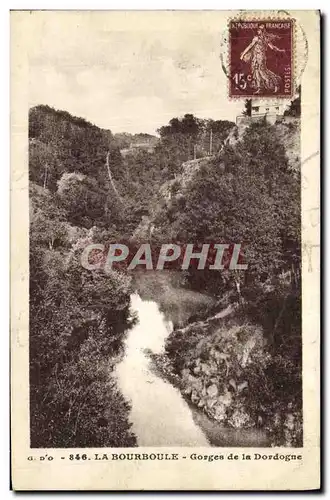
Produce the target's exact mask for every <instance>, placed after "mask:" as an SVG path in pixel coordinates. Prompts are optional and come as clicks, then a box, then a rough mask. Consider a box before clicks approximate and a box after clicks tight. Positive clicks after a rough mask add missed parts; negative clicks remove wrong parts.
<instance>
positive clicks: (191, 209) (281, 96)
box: [11, 10, 320, 491]
mask: <svg viewBox="0 0 330 500" xmlns="http://www.w3.org/2000/svg"><path fill="white" fill-rule="evenodd" d="M319 106H320V13H319V12H318V11H288V12H287V11H283V10H281V11H276V10H272V11H271V10H269V11H200V12H198V11H158V12H156V11H155V12H153V11H13V12H11V171H12V175H11V360H12V363H11V369H12V373H11V411H12V416H11V425H12V427H11V436H12V485H13V489H15V490H80V491H83V490H113V491H121V490H133V491H135V490H145V491H148V490H183V491H185V490H200V491H208V490H209V491H216V490H219V491H221V490H222V491H223V490H237V491H240V490H243V491H244V490H317V489H319V488H320V380H319V376H320V355H319V349H320V329H319V319H320V306H319V302H320V297H319V293H320V290H319V277H320V276H319V273H320V271H319V269H320V267H319V264H320V257H319V243H320V239H319V237H320V235H319V231H320V200H319V190H320V107H319Z"/></svg>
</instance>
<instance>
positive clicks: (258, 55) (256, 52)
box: [240, 24, 285, 94]
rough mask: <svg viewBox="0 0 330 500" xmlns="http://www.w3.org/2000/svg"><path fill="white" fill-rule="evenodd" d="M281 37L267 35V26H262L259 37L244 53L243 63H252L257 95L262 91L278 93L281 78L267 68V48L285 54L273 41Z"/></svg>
mask: <svg viewBox="0 0 330 500" xmlns="http://www.w3.org/2000/svg"><path fill="white" fill-rule="evenodd" d="M277 38H279V36H277V35H274V34H272V33H267V32H266V30H265V26H264V25H263V24H261V25H260V26H259V28H258V32H257V35H256V36H255V37H254V38H253V40H252V42H251V43H250V45H248V47H246V49H245V50H244V51H243V52H242V54H241V56H240V58H241V60H242V61H245V62H250V63H251V73H252V87H253V88H255V89H256V91H255V92H254V93H255V94H260V92H261V90H262V89H267V90H271V91H274V93H276V92H277V91H278V88H279V85H280V82H281V77H280V76H279V75H276V74H275V73H273V71H271V70H270V69H268V68H267V48H268V47H269V48H270V49H272V50H274V51H276V52H285V49H279V48H278V47H276V46H275V45H274V44H273V43H272V41H273V40H275V39H277Z"/></svg>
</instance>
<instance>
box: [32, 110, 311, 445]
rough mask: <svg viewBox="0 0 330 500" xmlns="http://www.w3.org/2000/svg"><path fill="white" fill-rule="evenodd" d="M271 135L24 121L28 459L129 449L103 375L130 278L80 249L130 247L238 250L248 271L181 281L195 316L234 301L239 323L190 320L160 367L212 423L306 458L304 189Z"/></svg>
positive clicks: (112, 359)
mask: <svg viewBox="0 0 330 500" xmlns="http://www.w3.org/2000/svg"><path fill="white" fill-rule="evenodd" d="M295 106H296V105H295V104H293V105H292V109H293V112H292V114H294V113H296V111H294V110H295V109H296V107H295ZM246 111H247V112H248V104H247V106H246ZM276 127H277V126H276V125H275V126H270V125H268V124H267V123H265V122H261V123H254V124H251V126H250V127H248V128H247V129H246V130H245V133H244V134H243V136H240V137H239V134H238V131H237V129H235V126H234V124H233V123H232V122H229V121H221V120H219V121H214V120H201V119H198V118H196V117H195V116H193V115H191V114H186V115H185V116H184V117H182V118H173V119H172V120H170V122H169V124H168V125H166V126H163V127H161V128H160V129H159V131H158V133H159V138H157V137H155V136H150V135H148V134H136V135H134V136H133V135H132V134H126V133H123V134H116V135H115V136H113V135H112V134H111V132H110V131H108V130H102V129H99V128H98V127H96V126H94V125H92V124H90V123H88V122H87V121H85V120H84V119H81V118H75V117H72V116H71V115H70V114H69V113H66V112H63V111H56V110H54V109H52V108H49V107H48V106H37V107H35V108H32V109H31V110H30V122H29V139H30V141H29V163H30V209H31V216H30V223H31V225H30V387H31V393H30V396H31V405H30V409H31V430H32V433H31V444H32V446H37V447H46V446H63V447H65V446H66V447H69V446H70V447H75V446H94V447H95V446H130V445H134V443H135V439H134V436H133V435H132V433H131V432H130V425H129V422H128V410H129V407H128V405H127V403H126V402H125V401H124V399H123V397H122V395H121V394H120V393H119V391H118V388H117V385H116V379H115V376H114V373H113V371H114V369H115V366H116V363H117V362H118V360H119V359H120V356H121V355H122V344H123V338H124V332H125V330H127V329H128V328H129V327H130V325H131V323H132V322H133V321H134V320H133V319H132V318H131V317H130V316H129V296H130V293H131V289H132V285H131V278H130V277H129V276H127V275H125V274H122V273H116V272H113V273H110V274H109V273H108V274H104V272H103V271H102V270H95V271H92V272H91V271H86V270H84V269H83V268H82V267H81V264H80V261H79V259H80V255H81V252H82V249H83V248H84V246H85V245H86V244H87V243H88V242H95V243H104V242H105V241H110V240H113V241H124V240H126V239H129V238H131V237H132V236H134V238H136V236H137V235H138V236H139V238H138V239H142V240H144V241H145V240H147V241H148V240H149V239H150V238H152V241H153V242H159V243H161V242H166V243H167V242H169V241H175V242H179V243H191V242H196V243H197V242H198V243H200V242H203V243H207V242H210V243H212V242H222V243H240V244H242V257H243V259H244V262H246V263H247V264H248V270H247V271H244V272H243V271H230V270H227V269H226V270H222V271H214V270H212V271H210V270H209V271H207V270H204V271H198V270H196V269H190V270H189V271H187V272H186V273H185V274H184V279H183V278H182V280H181V281H182V283H184V286H185V287H186V288H189V289H190V293H191V297H196V296H197V291H198V292H199V295H200V296H202V294H203V297H204V298H205V296H207V297H208V298H210V301H206V302H205V301H204V302H201V304H204V303H209V302H211V303H213V302H214V301H215V302H216V303H217V304H218V310H215V311H213V312H214V313H216V312H218V311H219V310H220V309H221V308H222V307H223V305H224V304H226V303H227V304H228V303H229V302H234V303H235V305H236V308H235V321H233V322H232V323H230V324H215V323H214V322H212V321H211V322H209V321H208V319H207V316H209V315H210V314H211V313H210V310H209V309H208V308H207V310H205V317H203V315H202V314H201V312H200V310H198V314H199V315H200V317H199V322H196V321H194V320H193V318H191V320H190V324H189V327H188V329H185V330H181V329H180V328H176V329H175V330H174V332H173V333H172V334H171V336H170V338H169V341H168V344H167V354H168V356H169V357H170V358H171V361H172V362H173V366H174V369H175V370H176V373H177V374H178V375H179V376H180V377H182V380H183V381H184V384H185V383H186V382H187V384H186V386H185V391H186V395H187V394H188V395H189V397H191V398H192V399H191V401H192V402H193V403H195V404H199V406H200V407H201V408H203V409H204V410H205V411H206V413H207V414H208V415H209V416H210V417H211V418H216V419H218V420H224V421H226V423H227V424H228V425H232V426H233V427H235V426H236V427H239V426H243V427H244V426H256V425H261V424H260V423H262V425H263V426H264V428H267V429H268V431H269V433H270V435H271V436H272V440H273V443H274V444H281V445H282V444H287V445H289V444H290V445H292V444H294V445H297V444H301V439H302V438H301V411H302V397H301V300H300V296H301V293H300V286H301V284H300V267H301V259H300V252H301V248H300V174H299V171H297V170H292V168H291V167H290V164H289V162H288V154H287V151H286V150H285V147H284V145H283V140H282V139H281V137H280V136H279V134H278V133H277V130H278V129H277V128H276ZM228 137H231V138H234V140H231V141H228ZM210 153H212V154H210ZM107 158H108V161H106V159H107ZM151 228H152V230H151ZM134 286H135V285H134ZM155 286H157V285H155ZM164 288H165V289H166V288H167V284H165V285H164ZM153 294H154V292H151V295H153ZM193 294H195V295H193ZM189 300H191V303H192V304H193V300H192V298H191V299H189ZM196 300H197V299H196ZM172 302H173V301H172V300H171V304H172ZM171 307H172V310H173V308H174V306H173V305H171ZM194 307H195V306H194ZM202 307H204V305H202ZM174 309H175V308H174ZM187 309H188V308H187ZM195 309H196V311H197V307H196V308H195ZM205 309H206V307H205ZM178 316H180V317H181V315H178ZM201 320H203V321H204V325H203V326H201V324H200V321H201ZM180 322H181V323H182V321H181V320H180ZM180 322H179V323H180ZM180 326H182V325H180ZM183 332H185V334H183ZM251 339H252V340H251ZM253 339H254V340H253ZM253 342H254V344H253V348H251V349H250V350H249V354H248V358H247V359H249V363H247V362H246V363H245V365H244V366H242V356H244V353H245V352H246V349H247V348H246V345H248V346H251V345H252V344H251V343H253ZM219 353H220V357H219ZM217 356H218V358H217ZM249 356H250V357H249ZM244 359H245V358H244ZM200 363H203V364H204V365H205V366H204V367H202V368H201V367H200ZM208 365H210V366H208ZM235 374H236V375H235ZM191 377H195V378H197V379H198V380H197V381H196V380H194V381H193V380H192V379H191ZM220 379H221V380H220ZM220 382H221V383H220ZM246 382H247V384H246ZM189 384H190V385H189ZM191 384H195V385H196V384H197V385H196V387H193V388H192V387H191ZM242 384H243V385H242ZM211 386H215V387H212V389H209V387H211ZM189 391H190V392H189ZM209 393H210V394H211V396H212V397H211V399H212V398H213V399H214V398H218V399H217V401H216V402H215V403H214V401H213V403H214V405H213V406H211V407H209V405H208V404H209V403H208V401H207V398H206V395H210V394H209ZM228 393H230V397H229V396H228ZM203 398H204V400H205V401H204V400H203ZM219 398H220V400H219ZM226 398H227V399H226ZM201 400H203V401H204V402H205V404H204V405H203V404H202V403H201ZM224 401H227V403H228V401H230V403H231V405H230V404H229V403H228V404H227V403H225V406H226V405H227V406H226V408H225V409H224V407H223V403H224ZM212 408H213V409H212ZM222 417H223V418H222ZM243 417H244V418H243Z"/></svg>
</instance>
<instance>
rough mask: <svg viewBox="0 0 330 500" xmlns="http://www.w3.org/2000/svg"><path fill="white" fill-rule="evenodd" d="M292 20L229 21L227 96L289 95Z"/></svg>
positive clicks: (291, 67) (287, 96) (291, 86)
mask: <svg viewBox="0 0 330 500" xmlns="http://www.w3.org/2000/svg"><path fill="white" fill-rule="evenodd" d="M293 23H294V21H293V20H292V19H285V20H283V19H282V20H276V19H273V20H251V21H250V20H244V21H239V20H237V21H230V23H229V44H230V47H229V71H230V74H229V78H230V83H229V95H230V97H244V98H247V97H254V96H255V95H258V97H268V98H269V97H286V98H290V97H292V95H293V92H294V89H293V77H294V75H293V69H294V68H293V57H294V54H293V28H294V26H293Z"/></svg>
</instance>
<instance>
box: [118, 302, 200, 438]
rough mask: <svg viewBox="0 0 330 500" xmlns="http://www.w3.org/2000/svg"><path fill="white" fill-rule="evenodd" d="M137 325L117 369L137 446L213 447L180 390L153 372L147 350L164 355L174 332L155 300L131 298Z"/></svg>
mask: <svg viewBox="0 0 330 500" xmlns="http://www.w3.org/2000/svg"><path fill="white" fill-rule="evenodd" d="M131 310H132V312H135V313H136V315H137V319H138V322H137V324H136V325H135V327H133V328H132V329H131V330H130V331H129V332H128V335H127V338H126V341H125V356H124V358H123V360H122V361H121V362H120V363H119V364H118V366H117V368H116V375H117V378H118V383H119V388H120V390H121V392H122V393H123V395H124V397H125V399H126V400H127V401H128V402H129V403H130V405H131V411H130V421H131V423H132V431H133V432H134V434H135V435H136V437H137V443H138V446H210V444H209V442H208V440H207V438H206V436H205V435H204V433H203V431H202V430H201V428H200V427H199V426H198V425H197V424H196V423H195V421H194V419H193V414H192V411H191V410H190V408H189V406H188V404H187V403H186V401H185V400H184V399H183V397H182V396H181V394H180V392H179V390H178V389H176V388H175V387H173V386H172V385H171V384H170V383H169V382H168V381H166V380H163V379H162V378H160V377H159V376H158V375H157V374H155V373H154V371H152V369H151V360H150V357H149V356H148V354H147V353H146V350H149V351H151V352H153V353H155V354H159V353H162V352H163V350H164V346H165V340H166V337H167V336H168V335H169V334H170V332H171V331H172V328H173V325H172V322H171V321H167V320H166V319H165V317H164V314H163V313H162V312H160V310H159V306H158V304H157V303H156V302H154V301H149V300H142V299H141V297H140V296H139V295H138V294H134V295H132V296H131Z"/></svg>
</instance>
